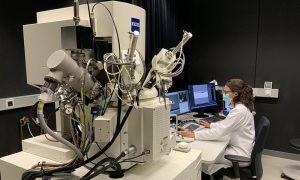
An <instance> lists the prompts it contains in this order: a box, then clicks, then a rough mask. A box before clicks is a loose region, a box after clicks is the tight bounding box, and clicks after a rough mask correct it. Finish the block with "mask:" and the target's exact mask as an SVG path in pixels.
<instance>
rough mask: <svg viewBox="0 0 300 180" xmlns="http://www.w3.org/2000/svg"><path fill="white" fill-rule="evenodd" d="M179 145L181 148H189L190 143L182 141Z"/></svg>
mask: <svg viewBox="0 0 300 180" xmlns="http://www.w3.org/2000/svg"><path fill="white" fill-rule="evenodd" d="M178 147H179V148H180V149H187V148H188V143H186V142H180V143H178Z"/></svg>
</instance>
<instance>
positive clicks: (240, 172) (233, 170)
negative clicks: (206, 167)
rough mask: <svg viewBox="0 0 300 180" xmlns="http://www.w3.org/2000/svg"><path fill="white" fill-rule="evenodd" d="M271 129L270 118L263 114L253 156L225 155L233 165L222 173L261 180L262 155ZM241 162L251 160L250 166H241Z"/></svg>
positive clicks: (234, 176)
mask: <svg viewBox="0 0 300 180" xmlns="http://www.w3.org/2000/svg"><path fill="white" fill-rule="evenodd" d="M269 129H270V121H269V119H268V118H267V117H265V116H262V117H261V118H260V120H259V122H258V125H257V126H256V128H255V144H254V147H253V150H252V153H251V158H247V157H243V156H236V155H225V158H226V159H228V160H229V161H231V162H232V165H233V167H230V168H227V169H225V170H224V172H222V175H224V176H227V177H230V178H235V179H257V180H260V179H261V178H262V175H263V168H262V163H261V155H262V151H263V149H264V146H265V142H266V139H267V135H268V132H269ZM239 162H250V163H251V164H250V166H248V167H239ZM221 179H222V178H221Z"/></svg>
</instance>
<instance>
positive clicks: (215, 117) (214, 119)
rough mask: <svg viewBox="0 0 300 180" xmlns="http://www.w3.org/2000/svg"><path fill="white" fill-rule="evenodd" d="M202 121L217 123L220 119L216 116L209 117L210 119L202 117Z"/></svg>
mask: <svg viewBox="0 0 300 180" xmlns="http://www.w3.org/2000/svg"><path fill="white" fill-rule="evenodd" d="M202 119H203V120H204V121H207V122H210V123H211V122H217V121H219V120H221V118H219V117H217V116H210V117H204V118H202Z"/></svg>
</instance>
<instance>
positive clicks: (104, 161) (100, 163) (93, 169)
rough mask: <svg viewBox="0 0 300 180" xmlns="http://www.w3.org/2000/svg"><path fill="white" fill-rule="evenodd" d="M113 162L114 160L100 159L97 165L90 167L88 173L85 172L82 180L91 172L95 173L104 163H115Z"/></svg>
mask: <svg viewBox="0 0 300 180" xmlns="http://www.w3.org/2000/svg"><path fill="white" fill-rule="evenodd" d="M115 160H116V159H115V158H104V159H102V160H101V161H99V162H98V163H96V164H95V166H94V167H92V169H91V170H89V172H87V173H86V174H85V175H84V176H83V178H86V177H89V176H90V175H91V174H92V173H93V172H95V171H96V170H97V168H98V167H99V166H101V165H103V164H104V163H106V162H112V161H115ZM104 167H105V166H104ZM104 167H103V168H104Z"/></svg>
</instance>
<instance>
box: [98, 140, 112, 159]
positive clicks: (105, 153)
mask: <svg viewBox="0 0 300 180" xmlns="http://www.w3.org/2000/svg"><path fill="white" fill-rule="evenodd" d="M96 145H97V147H98V148H99V150H100V151H101V150H102V149H101V147H100V146H99V144H98V142H96ZM103 154H104V155H105V156H106V157H109V156H108V155H107V154H106V153H105V152H104V153H103Z"/></svg>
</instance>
